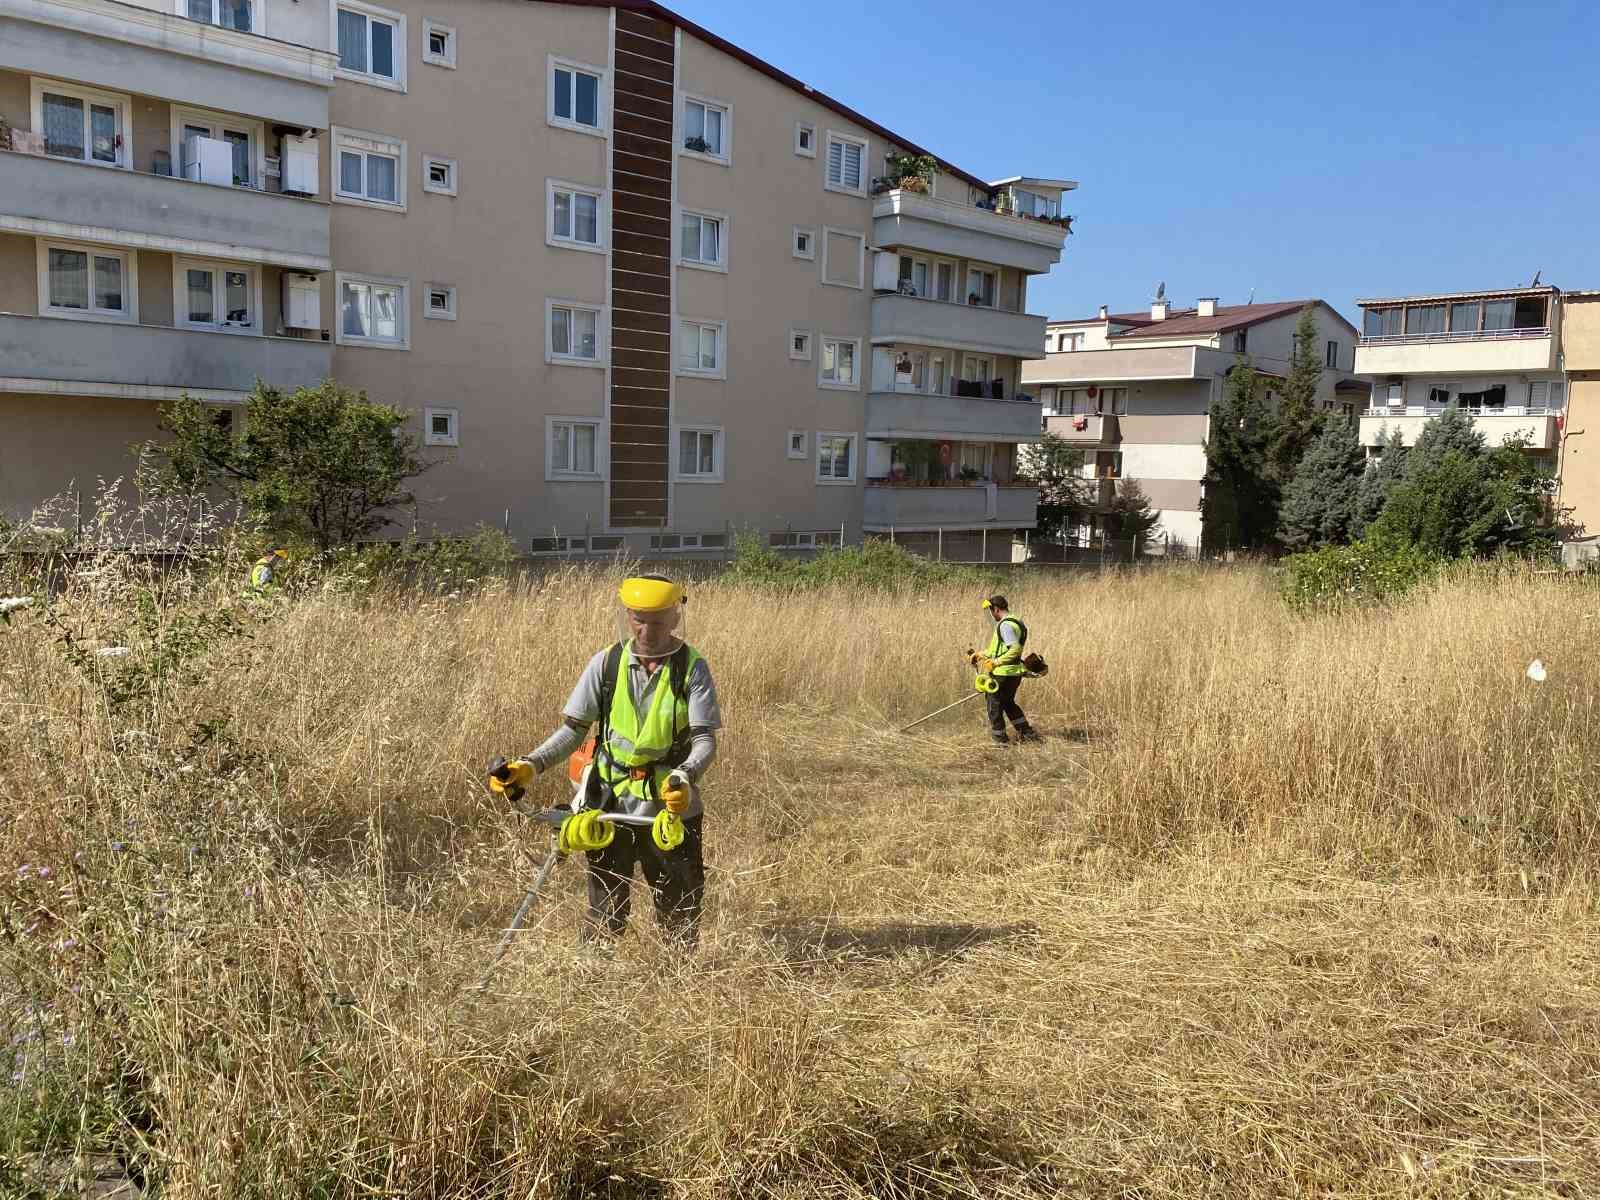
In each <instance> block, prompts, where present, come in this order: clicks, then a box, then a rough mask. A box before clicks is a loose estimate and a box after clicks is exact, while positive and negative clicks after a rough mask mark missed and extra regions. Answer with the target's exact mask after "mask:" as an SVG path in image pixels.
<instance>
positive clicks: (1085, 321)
mask: <svg viewBox="0 0 1600 1200" xmlns="http://www.w3.org/2000/svg"><path fill="white" fill-rule="evenodd" d="M1101 321H1110V322H1111V323H1112V324H1113V325H1148V324H1150V312H1149V310H1148V309H1146V310H1145V311H1144V312H1136V313H1112V314H1111V315H1110V316H1107V317H1101V316H1093V317H1054V318H1052V319H1051V320H1049V321H1046V322H1045V324H1046V326H1047V327H1048V326H1054V325H1094V324H1097V323H1099V322H1101Z"/></svg>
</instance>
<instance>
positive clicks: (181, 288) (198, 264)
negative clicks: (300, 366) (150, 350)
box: [172, 255, 266, 337]
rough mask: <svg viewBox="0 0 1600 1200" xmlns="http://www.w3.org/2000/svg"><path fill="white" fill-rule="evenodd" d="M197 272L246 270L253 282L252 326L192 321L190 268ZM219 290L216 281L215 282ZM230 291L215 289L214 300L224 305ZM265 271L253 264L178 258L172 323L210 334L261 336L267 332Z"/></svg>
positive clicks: (173, 269)
mask: <svg viewBox="0 0 1600 1200" xmlns="http://www.w3.org/2000/svg"><path fill="white" fill-rule="evenodd" d="M191 268H192V269H194V270H197V271H212V272H215V273H217V274H218V275H220V274H221V273H222V272H224V271H243V272H244V274H245V277H246V279H248V280H249V283H248V287H249V289H250V305H251V309H250V317H251V320H250V324H248V325H225V324H220V323H217V322H209V321H191V320H189V301H188V296H189V275H188V272H189V270H190V269H191ZM213 287H215V281H213ZM226 295H227V293H226V288H225V287H224V288H222V289H218V290H214V291H213V293H212V299H213V300H214V301H215V302H216V303H217V304H218V305H219V306H220V305H221V304H222V303H223V302H224V301H225V299H226ZM261 295H262V287H261V269H260V268H259V267H257V266H255V265H254V264H251V263H241V262H227V261H225V260H223V259H216V258H184V257H183V256H182V255H174V256H173V259H172V324H173V326H174V327H175V328H177V329H199V330H203V331H205V332H207V333H231V334H243V335H245V336H247V337H260V336H262V334H263V333H265V332H266V329H265V325H264V323H263V321H262V308H261Z"/></svg>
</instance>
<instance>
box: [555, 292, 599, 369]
mask: <svg viewBox="0 0 1600 1200" xmlns="http://www.w3.org/2000/svg"><path fill="white" fill-rule="evenodd" d="M545 307H546V310H547V313H548V319H547V320H546V321H545V327H546V328H547V329H548V330H549V335H548V339H547V341H546V342H545V361H546V362H551V363H569V364H574V365H577V366H586V367H600V366H604V365H605V355H604V354H603V353H602V350H603V347H604V338H603V331H604V327H605V322H604V321H603V320H602V319H601V312H602V310H601V309H600V308H599V307H598V306H597V305H592V304H578V303H575V302H573V301H570V300H551V301H548V302H546V305H545Z"/></svg>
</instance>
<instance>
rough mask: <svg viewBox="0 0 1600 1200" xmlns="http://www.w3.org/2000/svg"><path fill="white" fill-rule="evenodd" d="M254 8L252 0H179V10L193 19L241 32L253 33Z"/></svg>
mask: <svg viewBox="0 0 1600 1200" xmlns="http://www.w3.org/2000/svg"><path fill="white" fill-rule="evenodd" d="M254 8H255V5H254V4H253V3H252V0H179V7H178V11H179V12H180V13H182V14H183V15H184V16H186V17H188V18H189V19H190V20H191V21H203V22H205V23H206V24H207V25H220V26H221V27H222V28H224V29H236V30H238V31H239V32H240V33H253V32H254V30H255V27H254V25H253V24H252V22H251V16H252V14H253V10H254Z"/></svg>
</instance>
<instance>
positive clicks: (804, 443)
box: [783, 429, 811, 462]
mask: <svg viewBox="0 0 1600 1200" xmlns="http://www.w3.org/2000/svg"><path fill="white" fill-rule="evenodd" d="M796 438H799V439H800V443H799V445H796V444H795V439H796ZM810 445H811V439H810V438H809V437H807V436H806V431H805V430H804V429H791V430H789V434H788V436H787V437H786V438H784V441H783V447H784V453H785V455H787V456H788V457H789V458H792V459H795V460H797V461H801V462H803V461H805V460H806V459H807V458H809V457H810V455H809V454H808V453H807V450H808V448H809V447H810Z"/></svg>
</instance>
